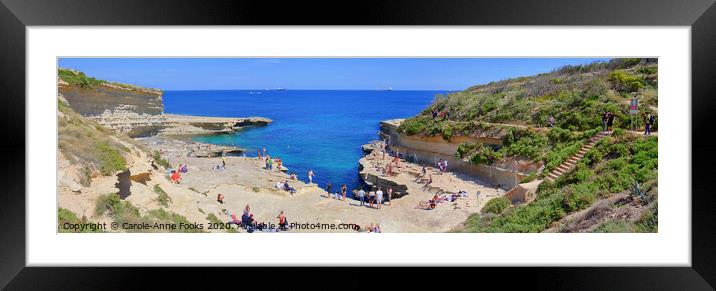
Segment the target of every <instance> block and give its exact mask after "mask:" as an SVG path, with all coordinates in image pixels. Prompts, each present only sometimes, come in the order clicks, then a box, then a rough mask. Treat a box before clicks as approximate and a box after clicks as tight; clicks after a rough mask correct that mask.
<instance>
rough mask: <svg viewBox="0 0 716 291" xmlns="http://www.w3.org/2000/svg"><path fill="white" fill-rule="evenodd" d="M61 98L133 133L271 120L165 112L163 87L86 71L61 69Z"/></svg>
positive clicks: (216, 128)
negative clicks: (105, 77)
mask: <svg viewBox="0 0 716 291" xmlns="http://www.w3.org/2000/svg"><path fill="white" fill-rule="evenodd" d="M58 75H59V77H58V93H59V100H60V102H64V103H66V104H68V105H69V106H70V107H71V108H72V110H73V111H74V112H76V113H79V114H80V115H82V116H84V117H87V118H89V119H92V120H94V121H96V122H97V123H99V124H101V125H103V126H105V127H108V128H111V129H113V130H115V131H118V132H121V133H125V134H127V135H129V136H130V137H146V136H151V135H156V134H159V133H166V134H210V133H227V132H232V131H235V130H238V129H240V128H242V127H246V126H261V125H267V124H269V123H271V120H270V119H267V118H261V117H248V118H224V117H201V116H186V115H174V114H164V103H163V100H162V95H163V92H162V91H161V90H159V89H151V88H143V87H139V86H134V85H127V84H119V83H112V82H107V81H103V80H97V79H95V78H92V77H88V76H87V75H85V74H84V73H82V72H79V71H76V70H70V69H60V70H59V74H58Z"/></svg>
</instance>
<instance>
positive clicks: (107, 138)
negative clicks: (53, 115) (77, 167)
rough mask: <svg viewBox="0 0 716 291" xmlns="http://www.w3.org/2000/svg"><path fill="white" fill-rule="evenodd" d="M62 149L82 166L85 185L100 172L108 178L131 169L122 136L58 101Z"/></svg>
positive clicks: (59, 140) (59, 138) (73, 161)
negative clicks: (128, 165) (128, 166)
mask: <svg viewBox="0 0 716 291" xmlns="http://www.w3.org/2000/svg"><path fill="white" fill-rule="evenodd" d="M58 110H59V112H60V113H61V117H60V118H59V119H58V147H59V149H60V151H61V152H62V153H63V154H64V155H65V157H66V158H67V159H68V160H69V161H70V162H71V163H73V164H81V165H83V166H82V169H83V170H82V176H83V177H82V179H80V180H81V181H80V182H82V184H83V185H89V184H90V183H91V176H92V175H93V174H94V173H95V172H96V173H99V174H101V175H104V176H109V175H113V174H115V173H116V172H118V171H124V170H126V169H127V161H126V159H125V156H126V155H128V154H129V152H130V150H129V148H128V147H126V146H125V145H124V144H123V142H127V140H128V138H127V139H121V138H120V137H118V135H119V134H117V133H115V132H113V131H112V130H110V129H108V128H106V127H104V126H102V125H99V124H98V123H96V122H94V121H92V120H90V119H88V118H85V117H83V116H81V115H79V114H77V113H75V112H74V111H73V110H72V109H71V108H70V107H69V105H68V104H67V103H65V102H64V101H63V100H61V99H58Z"/></svg>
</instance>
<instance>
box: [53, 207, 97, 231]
mask: <svg viewBox="0 0 716 291" xmlns="http://www.w3.org/2000/svg"><path fill="white" fill-rule="evenodd" d="M86 223H89V220H88V219H87V217H84V216H82V217H81V218H78V217H77V214H75V213H74V212H72V211H70V210H67V209H65V208H62V207H60V208H59V209H57V226H58V227H57V229H58V231H59V232H84V233H87V232H103V231H102V230H100V229H96V228H94V229H93V228H90V227H87V228H72V227H65V226H66V225H68V224H70V225H80V224H86Z"/></svg>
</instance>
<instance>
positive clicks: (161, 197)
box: [154, 185, 172, 207]
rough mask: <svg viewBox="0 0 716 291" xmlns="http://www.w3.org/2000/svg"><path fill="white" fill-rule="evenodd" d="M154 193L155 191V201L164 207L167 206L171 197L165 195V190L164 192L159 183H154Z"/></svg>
mask: <svg viewBox="0 0 716 291" xmlns="http://www.w3.org/2000/svg"><path fill="white" fill-rule="evenodd" d="M154 193H157V195H159V196H157V202H159V205H161V206H164V207H169V202H171V201H172V198H171V197H169V195H167V192H164V189H162V187H159V185H154Z"/></svg>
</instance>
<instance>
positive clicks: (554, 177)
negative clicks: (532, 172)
mask: <svg viewBox="0 0 716 291" xmlns="http://www.w3.org/2000/svg"><path fill="white" fill-rule="evenodd" d="M547 177H548V178H552V180H557V179H559V175H555V174H549V175H548V176H547Z"/></svg>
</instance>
